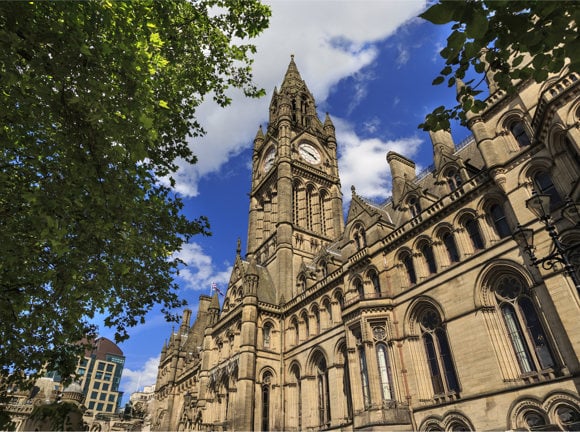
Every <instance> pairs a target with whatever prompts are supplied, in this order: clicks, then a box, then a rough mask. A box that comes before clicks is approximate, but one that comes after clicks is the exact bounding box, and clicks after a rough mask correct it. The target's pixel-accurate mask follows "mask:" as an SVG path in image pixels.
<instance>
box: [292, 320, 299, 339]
mask: <svg viewBox="0 0 580 432" xmlns="http://www.w3.org/2000/svg"><path fill="white" fill-rule="evenodd" d="M292 333H293V336H294V345H298V343H299V342H300V334H299V327H298V320H297V319H296V317H294V318H292Z"/></svg>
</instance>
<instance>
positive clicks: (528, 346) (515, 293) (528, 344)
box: [494, 275, 555, 373]
mask: <svg viewBox="0 0 580 432" xmlns="http://www.w3.org/2000/svg"><path fill="white" fill-rule="evenodd" d="M494 292H495V296H496V300H497V305H498V308H499V310H500V312H501V315H502V317H503V320H504V323H505V327H506V330H507V334H508V338H509V340H510V342H511V344H512V347H513V349H514V353H515V355H516V358H517V360H518V364H519V365H520V370H521V372H522V373H530V372H533V371H538V370H543V369H549V368H553V367H554V365H555V362H554V356H553V355H552V350H551V349H550V345H549V343H548V338H547V337H546V333H545V332H544V328H543V326H542V323H541V322H540V319H539V317H538V314H537V313H536V308H535V307H534V305H533V303H532V300H531V299H530V297H528V296H527V294H526V292H525V290H524V285H523V283H522V281H521V279H520V278H518V277H516V276H514V275H504V276H502V277H501V278H499V279H498V280H497V281H496V284H495V286H494Z"/></svg>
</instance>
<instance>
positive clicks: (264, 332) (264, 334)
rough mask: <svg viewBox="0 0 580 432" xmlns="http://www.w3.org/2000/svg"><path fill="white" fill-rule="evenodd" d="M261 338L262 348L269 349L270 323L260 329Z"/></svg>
mask: <svg viewBox="0 0 580 432" xmlns="http://www.w3.org/2000/svg"><path fill="white" fill-rule="evenodd" d="M262 337H263V343H264V348H270V345H271V337H272V324H271V323H269V322H268V323H266V324H264V327H263V328H262Z"/></svg>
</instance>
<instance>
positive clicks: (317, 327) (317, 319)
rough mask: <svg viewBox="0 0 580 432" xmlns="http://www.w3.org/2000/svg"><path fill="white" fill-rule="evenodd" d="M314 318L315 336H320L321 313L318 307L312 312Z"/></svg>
mask: <svg viewBox="0 0 580 432" xmlns="http://www.w3.org/2000/svg"><path fill="white" fill-rule="evenodd" d="M312 315H313V316H314V334H320V312H319V310H318V308H317V307H315V308H314V310H313V311H312Z"/></svg>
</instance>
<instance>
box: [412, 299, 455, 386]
mask: <svg viewBox="0 0 580 432" xmlns="http://www.w3.org/2000/svg"><path fill="white" fill-rule="evenodd" d="M419 323H420V325H421V331H422V338H423V344H424V346H425V353H426V356H427V362H428V364H429V371H430V375H431V383H432V385H433V392H434V393H435V395H438V394H444V393H449V392H454V393H458V392H459V381H458V380H457V374H456V372H455V366H454V364H453V359H452V357H451V349H450V348H449V341H448V340H447V332H446V331H445V328H444V326H443V323H442V322H441V318H440V317H439V314H438V313H437V312H436V311H435V310H434V309H431V308H429V309H426V310H425V311H424V312H423V313H422V314H421V317H420V320H419Z"/></svg>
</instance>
